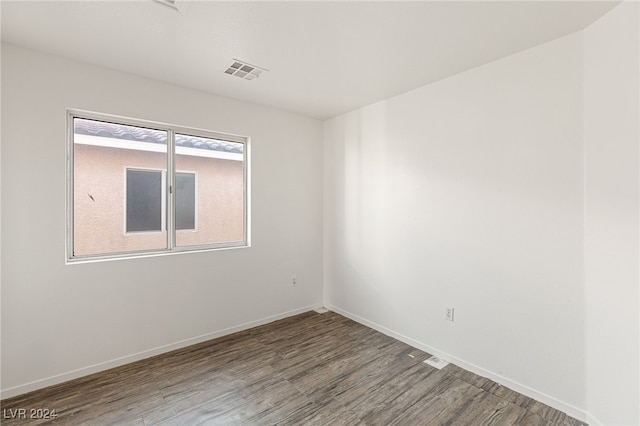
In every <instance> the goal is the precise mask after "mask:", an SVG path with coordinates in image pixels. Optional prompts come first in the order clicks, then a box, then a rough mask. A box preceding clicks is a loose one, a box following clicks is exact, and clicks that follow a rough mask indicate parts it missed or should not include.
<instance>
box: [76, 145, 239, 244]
mask: <svg viewBox="0 0 640 426" xmlns="http://www.w3.org/2000/svg"><path fill="white" fill-rule="evenodd" d="M166 158H167V157H166V155H165V154H162V153H155V152H145V151H135V150H130V149H119V148H107V147H98V146H91V145H79V144H76V145H75V147H74V201H73V202H74V215H73V220H74V224H73V228H74V239H73V241H74V256H84V255H91V254H106V253H121V252H129V251H140V250H153V249H163V248H166V246H167V234H166V232H145V233H129V234H127V233H126V231H125V213H126V212H125V177H126V169H127V168H140V169H156V170H166V168H167V166H166V161H167V160H166ZM176 170H177V171H184V172H195V173H196V186H197V187H196V230H194V231H190V230H185V231H177V233H176V245H178V246H184V245H198V244H210V243H221V242H231V241H242V240H243V239H244V235H243V229H244V226H243V225H244V216H243V215H244V196H243V187H244V185H243V163H242V162H241V161H233V160H222V159H215V158H206V157H194V156H185V155H176ZM89 195H91V196H92V197H93V200H92V199H91V197H89ZM94 200H95V201H94Z"/></svg>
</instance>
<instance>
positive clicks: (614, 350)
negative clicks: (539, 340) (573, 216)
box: [584, 1, 640, 425]
mask: <svg viewBox="0 0 640 426" xmlns="http://www.w3.org/2000/svg"><path fill="white" fill-rule="evenodd" d="M639 13H640V7H639V4H638V3H637V2H628V1H627V2H625V3H623V4H621V5H619V6H617V7H616V8H614V9H613V10H612V11H611V12H610V13H608V14H607V15H605V16H604V17H603V18H601V19H600V20H599V21H597V22H596V23H594V24H593V25H591V26H590V27H589V28H587V29H586V30H585V33H584V40H585V43H584V75H585V78H584V141H585V171H586V173H585V189H586V191H585V194H586V200H585V201H586V203H585V220H586V223H585V295H586V313H587V316H586V330H587V334H586V352H585V353H586V373H587V375H586V377H587V383H586V385H587V409H588V411H589V413H590V415H591V419H590V423H591V424H597V423H603V424H607V425H638V424H640V391H639V387H640V371H639V368H638V367H639V363H640V351H639V350H638V345H639V338H640V329H639V326H640V316H639V302H638V297H639V292H638V287H639V283H640V277H639V270H640V260H639V259H640V253H639V251H638V245H639V243H640V238H639V235H640V234H639V229H638V220H639V218H640V209H639V206H640V199H639V197H640V185H639V184H638V182H639V177H640V166H639V155H640V150H639V144H640V130H639V126H640V122H639V117H640V108H639V107H638V98H639V94H640V85H639V82H638V80H639V78H640V66H639V61H640V57H639V50H640V42H639V40H640V32H639V30H638V28H639V26H640V25H639V23H640V18H639Z"/></svg>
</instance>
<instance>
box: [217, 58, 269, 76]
mask: <svg viewBox="0 0 640 426" xmlns="http://www.w3.org/2000/svg"><path fill="white" fill-rule="evenodd" d="M266 71H269V70H268V69H266V68H260V67H257V66H255V65H251V64H248V63H246V62H244V61H240V60H238V59H234V60H233V61H231V63H230V64H229V66H228V67H227V69H226V70H225V72H224V73H225V74H229V75H232V76H234V77H240V78H242V79H245V80H253V79H254V78H258V77H260V74H262V73H263V72H266Z"/></svg>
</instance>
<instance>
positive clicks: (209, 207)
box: [175, 134, 245, 246]
mask: <svg viewBox="0 0 640 426" xmlns="http://www.w3.org/2000/svg"><path fill="white" fill-rule="evenodd" d="M175 145H176V152H175V167H176V170H180V171H189V172H190V173H194V174H195V176H194V187H193V188H194V194H193V196H191V195H186V194H185V195H180V191H181V189H180V187H179V186H178V175H176V187H177V188H176V205H178V204H180V203H179V201H181V200H189V202H190V200H191V199H193V201H194V225H195V226H194V228H186V226H187V223H184V222H180V223H181V224H184V226H185V228H182V229H194V231H193V232H178V233H176V245H177V246H189V245H205V244H219V243H227V242H240V241H243V240H244V239H245V235H244V223H245V216H244V215H245V206H244V203H245V201H244V200H245V194H244V188H245V184H244V167H245V164H244V163H245V150H244V144H243V143H238V142H228V141H223V140H217V139H212V138H204V137H196V136H190V135H186V134H176V141H175ZM196 176H197V179H196V178H195V177H196ZM182 191H187V189H184V188H183V189H182ZM187 205H189V204H188V202H185V206H187ZM177 209H178V210H179V208H177ZM177 215H178V213H177ZM178 219H179V217H176V223H177V224H178ZM178 229H180V228H178Z"/></svg>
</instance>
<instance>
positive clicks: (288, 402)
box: [1, 312, 582, 426]
mask: <svg viewBox="0 0 640 426" xmlns="http://www.w3.org/2000/svg"><path fill="white" fill-rule="evenodd" d="M429 356H430V355H429V354H427V353H425V352H422V351H420V350H417V349H415V348H412V347H411V346H408V345H406V344H404V343H402V342H399V341H397V340H395V339H393V338H391V337H388V336H385V335H383V334H381V333H379V332H377V331H375V330H372V329H370V328H367V327H365V326H363V325H360V324H358V323H356V322H353V321H351V320H349V319H347V318H345V317H343V316H340V315H338V314H335V313H331V312H330V313H325V314H318V313H315V312H309V313H305V314H301V315H297V316H295V317H291V318H287V319H284V320H281V321H277V322H274V323H271V324H267V325H264V326H260V327H256V328H253V329H250V330H247V331H243V332H240V333H236V334H233V335H229V336H226V337H222V338H219V339H215V340H211V341H208V342H205V343H201V344H198V345H194V346H190V347H187V348H184V349H180V350H177V351H173V352H170V353H167V354H163V355H159V356H155V357H153V358H149V359H145V360H142V361H139V362H135V363H132V364H128V365H126V366H123V367H118V368H114V369H111V370H108V371H104V372H101V373H97V374H93V375H90V376H87V377H83V378H81V379H77V380H73V381H70V382H67V383H63V384H60V385H56V386H52V387H49V388H46V389H41V390H38V391H35V392H31V393H29V394H25V395H21V396H18V397H15V398H11V399H7V400H5V401H2V404H1V405H2V417H3V418H2V424H3V425H6V426H13V425H20V426H24V425H36V424H38V425H39V424H61V425H146V426H149V425H163V426H164V425H181V426H182V425H201V424H204V425H225V426H227V425H272V424H282V425H437V426H440V425H473V426H476V425H478V426H480V425H531V426H533V425H536V426H556V425H557V426H575V425H581V424H582V423H580V422H579V421H577V420H575V419H573V418H571V417H568V416H567V415H565V414H564V413H562V412H560V411H558V410H555V409H553V408H551V407H548V406H546V405H544V404H541V403H539V402H537V401H535V400H532V399H530V398H527V397H525V396H523V395H521V394H518V393H516V392H514V391H512V390H510V389H507V388H505V387H503V386H500V385H498V384H497V383H495V382H493V381H491V380H489V379H486V378H482V377H480V376H477V375H475V374H473V373H470V372H468V371H465V370H463V369H461V368H459V367H456V366H454V365H448V366H447V367H445V368H443V369H442V370H438V369H435V368H433V367H431V366H429V365H427V364H425V363H424V362H423V361H424V360H425V359H427V358H429ZM20 409H24V410H25V414H26V416H27V417H29V416H30V414H36V415H38V414H43V412H37V411H35V412H31V410H37V409H44V410H47V409H48V410H56V414H57V417H56V418H55V419H48V420H47V419H40V420H37V419H23V418H16V416H19V415H20V413H22V412H21V411H16V410H20ZM12 416H13V417H14V418H10V417H12Z"/></svg>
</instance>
